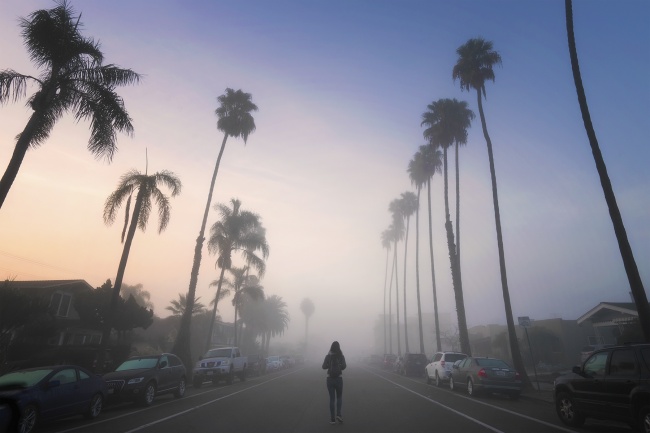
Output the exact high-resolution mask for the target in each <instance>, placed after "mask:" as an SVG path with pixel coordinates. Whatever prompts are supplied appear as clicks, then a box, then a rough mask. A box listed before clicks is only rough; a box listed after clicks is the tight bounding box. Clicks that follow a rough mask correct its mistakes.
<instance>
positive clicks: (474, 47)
mask: <svg viewBox="0 0 650 433" xmlns="http://www.w3.org/2000/svg"><path fill="white" fill-rule="evenodd" d="M456 53H457V54H458V60H457V61H456V65H454V69H453V71H452V77H453V79H454V81H455V80H459V82H460V87H461V89H462V90H467V91H470V90H471V89H475V90H476V100H477V104H478V112H479V116H480V118H481V127H482V129H483V136H484V137H485V142H486V144H487V150H488V159H489V162H490V177H491V179H492V201H493V203H494V220H495V225H496V232H497V246H498V249H499V269H500V272H501V288H502V291H503V301H504V304H505V312H506V323H507V325H508V339H509V340H510V352H511V355H512V361H513V363H514V365H515V368H516V369H517V370H519V371H520V372H521V374H522V376H523V378H524V379H523V380H524V382H525V383H527V384H530V381H529V379H528V375H527V374H526V370H525V368H524V361H523V359H522V357H521V352H520V351H519V342H518V340H517V334H516V332H515V322H514V319H513V317H512V305H511V303H510V292H509V290H508V276H507V274H506V259H505V252H504V249H503V235H502V233H501V214H500V212H499V195H498V191H497V176H496V171H495V168H494V153H493V151H492V140H490V135H489V134H488V130H487V124H486V122H485V113H484V112H483V102H482V96H483V97H485V96H486V93H485V81H486V80H491V81H494V70H493V69H492V67H493V66H494V65H500V64H501V55H500V54H499V53H498V52H496V51H494V49H493V45H492V42H491V41H486V40H485V39H483V38H475V39H470V40H469V41H467V42H466V43H465V44H463V45H461V46H460V47H458V49H457V50H456Z"/></svg>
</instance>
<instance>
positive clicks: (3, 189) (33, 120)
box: [0, 112, 40, 208]
mask: <svg viewBox="0 0 650 433" xmlns="http://www.w3.org/2000/svg"><path fill="white" fill-rule="evenodd" d="M39 117H40V115H39V114H38V113H37V112H34V113H32V115H31V117H30V118H29V121H27V125H25V129H23V132H22V133H21V134H20V136H19V137H18V141H17V142H16V147H14V152H13V153H12V154H11V159H10V160H9V164H8V165H7V169H6V170H5V173H4V174H3V175H2V179H1V180H0V208H2V205H3V203H4V202H5V199H6V198H7V194H9V190H10V189H11V185H13V183H14V181H15V180H16V176H17V175H18V170H20V166H21V165H22V163H23V160H24V159H25V155H26V154H27V150H28V149H29V143H30V142H31V141H32V136H33V135H34V125H35V124H37V123H38V122H39V120H40V119H39Z"/></svg>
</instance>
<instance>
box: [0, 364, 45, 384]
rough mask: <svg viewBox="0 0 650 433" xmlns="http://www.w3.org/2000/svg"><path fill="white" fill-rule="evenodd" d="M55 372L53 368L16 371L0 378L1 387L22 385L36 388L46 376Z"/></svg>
mask: <svg viewBox="0 0 650 433" xmlns="http://www.w3.org/2000/svg"><path fill="white" fill-rule="evenodd" d="M52 371H54V370H53V369H51V368H44V369H42V370H26V371H15V372H13V373H8V374H5V375H4V376H2V377H0V386H7V385H20V386H34V385H36V384H37V383H38V382H40V380H41V379H43V378H44V377H45V376H47V375H48V374H50V373H51V372H52Z"/></svg>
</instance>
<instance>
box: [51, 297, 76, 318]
mask: <svg viewBox="0 0 650 433" xmlns="http://www.w3.org/2000/svg"><path fill="white" fill-rule="evenodd" d="M71 301H72V296H71V295H69V294H67V293H59V292H56V293H54V294H53V295H52V300H51V301H50V311H52V313H53V314H54V315H55V316H58V317H68V312H69V311H70V304H71Z"/></svg>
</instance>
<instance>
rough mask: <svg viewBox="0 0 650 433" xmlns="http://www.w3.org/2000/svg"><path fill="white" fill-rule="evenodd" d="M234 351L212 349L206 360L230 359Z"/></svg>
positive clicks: (208, 352)
mask: <svg viewBox="0 0 650 433" xmlns="http://www.w3.org/2000/svg"><path fill="white" fill-rule="evenodd" d="M231 353H232V350H230V349H211V350H208V351H207V353H206V354H205V355H203V357H204V358H230V354H231Z"/></svg>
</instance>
